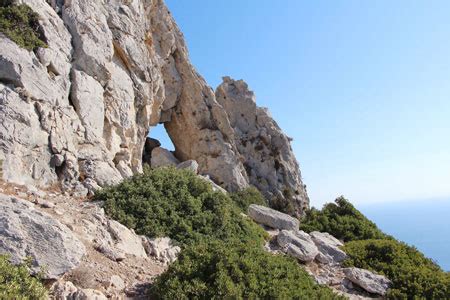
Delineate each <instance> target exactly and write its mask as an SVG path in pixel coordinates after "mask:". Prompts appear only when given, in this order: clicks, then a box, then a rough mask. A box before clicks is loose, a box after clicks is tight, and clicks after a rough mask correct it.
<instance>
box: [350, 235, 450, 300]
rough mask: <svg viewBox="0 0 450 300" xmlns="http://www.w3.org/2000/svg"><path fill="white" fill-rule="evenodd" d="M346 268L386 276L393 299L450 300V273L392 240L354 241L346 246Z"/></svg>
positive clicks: (412, 248) (417, 252) (415, 251)
mask: <svg viewBox="0 0 450 300" xmlns="http://www.w3.org/2000/svg"><path fill="white" fill-rule="evenodd" d="M344 251H345V252H346V253H347V254H348V255H349V259H348V260H346V261H345V262H344V264H345V265H346V266H355V267H358V268H363V269H369V270H372V271H375V272H377V273H380V274H384V275H385V276H386V277H388V278H389V279H390V280H391V281H392V282H393V285H392V288H391V290H390V291H389V298H391V299H406V298H408V299H413V298H414V299H415V298H423V299H450V273H445V272H444V271H442V269H441V268H440V267H439V266H437V265H436V264H435V263H434V262H433V261H431V260H430V259H428V258H426V257H425V256H424V255H423V254H422V253H420V252H419V251H418V250H417V249H415V248H414V247H411V246H408V245H406V244H404V243H401V242H398V241H396V240H394V239H389V240H366V241H353V242H349V243H347V244H345V246H344Z"/></svg>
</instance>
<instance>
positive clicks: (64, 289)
mask: <svg viewBox="0 0 450 300" xmlns="http://www.w3.org/2000/svg"><path fill="white" fill-rule="evenodd" d="M77 290H78V288H77V287H76V286H75V285H74V284H73V283H72V282H70V281H63V280H59V281H57V282H55V283H54V284H53V286H52V287H51V289H50V291H51V294H52V298H54V299H55V300H66V299H70V298H71V297H72V295H73V294H75V293H76V292H77Z"/></svg>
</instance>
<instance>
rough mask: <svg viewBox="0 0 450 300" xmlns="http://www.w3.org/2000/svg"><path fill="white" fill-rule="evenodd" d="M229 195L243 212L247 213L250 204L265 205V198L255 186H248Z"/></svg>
mask: <svg viewBox="0 0 450 300" xmlns="http://www.w3.org/2000/svg"><path fill="white" fill-rule="evenodd" d="M230 197H231V199H232V200H233V202H234V203H235V204H236V205H237V206H238V207H239V208H240V209H241V210H242V211H243V212H244V213H247V210H248V207H249V206H250V204H258V205H263V206H267V201H266V199H265V198H264V196H263V195H262V194H261V192H260V191H258V189H256V188H255V187H249V188H246V189H244V190H242V191H239V192H235V193H232V194H230Z"/></svg>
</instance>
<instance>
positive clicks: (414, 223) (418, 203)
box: [355, 199, 450, 272]
mask: <svg viewBox="0 0 450 300" xmlns="http://www.w3.org/2000/svg"><path fill="white" fill-rule="evenodd" d="M355 206H356V208H357V209H359V210H360V211H361V212H362V213H363V214H364V215H366V216H367V217H368V218H369V219H370V220H372V221H373V222H375V223H376V224H377V226H378V227H379V228H380V229H381V230H382V231H383V232H385V233H387V234H389V235H392V236H394V237H395V238H396V239H398V240H401V241H403V242H406V243H407V244H409V245H413V246H415V247H416V248H417V249H419V250H420V251H421V252H422V253H424V254H425V256H427V257H428V258H431V259H432V260H433V261H435V262H436V263H437V264H438V265H439V266H441V268H442V269H443V270H444V271H447V272H449V271H450V199H424V200H414V201H398V202H390V203H385V202H383V203H378V204H363V205H355Z"/></svg>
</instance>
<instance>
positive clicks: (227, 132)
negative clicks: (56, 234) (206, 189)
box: [0, 0, 309, 214]
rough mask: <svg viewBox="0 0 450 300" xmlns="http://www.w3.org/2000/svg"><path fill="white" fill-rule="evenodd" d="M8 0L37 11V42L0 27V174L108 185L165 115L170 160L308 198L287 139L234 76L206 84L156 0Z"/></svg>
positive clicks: (70, 184)
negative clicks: (23, 43) (27, 45)
mask: <svg viewBox="0 0 450 300" xmlns="http://www.w3.org/2000/svg"><path fill="white" fill-rule="evenodd" d="M16 2H17V3H24V4H27V5H28V6H30V7H31V8H32V9H33V10H34V11H35V12H37V13H38V14H39V18H40V21H39V22H40V25H41V29H42V34H43V36H44V38H45V40H46V42H47V44H48V47H47V48H39V49H37V50H36V51H34V52H30V51H27V50H25V49H22V48H20V47H19V46H18V45H16V44H15V43H14V42H12V41H11V40H9V39H8V38H7V37H5V36H4V35H2V34H0V44H1V46H0V118H1V123H0V156H3V157H4V164H3V177H4V179H6V180H9V181H12V182H17V183H33V184H39V185H41V186H48V185H52V184H55V183H58V182H59V183H61V185H62V187H63V188H65V189H68V190H75V191H77V192H79V193H86V192H87V191H92V190H95V189H96V188H98V186H105V185H111V184H115V183H117V182H119V181H120V180H121V179H123V178H126V177H128V176H131V175H132V174H134V173H137V172H140V171H141V170H142V158H143V154H144V153H143V151H144V145H145V142H146V138H147V136H148V133H149V128H150V127H151V126H154V125H156V124H158V123H164V126H165V128H166V129H167V131H168V134H169V136H170V138H171V139H172V141H173V143H174V145H175V148H176V151H175V155H176V157H177V158H178V160H180V161H185V160H188V159H193V160H196V161H197V162H198V164H199V172H200V173H202V174H205V175H209V176H210V177H211V178H212V179H213V180H214V181H215V182H217V183H218V184H220V185H222V186H224V187H225V188H227V189H229V190H236V189H239V188H243V187H246V186H248V185H249V184H252V185H255V186H256V187H258V188H259V189H260V190H261V191H263V192H264V193H265V195H266V196H267V197H268V198H272V197H281V198H283V197H284V198H289V199H288V200H289V201H291V203H292V204H293V205H294V207H295V209H296V213H298V214H301V213H302V212H303V210H304V208H306V207H308V205H309V200H308V196H307V193H306V190H305V186H304V185H303V183H302V180H301V175H300V170H299V167H298V164H297V162H296V159H295V157H294V155H293V153H292V149H291V147H290V141H289V138H288V137H287V136H286V135H285V134H284V133H283V132H282V131H281V129H280V128H279V127H278V125H277V124H276V122H275V121H274V120H273V119H272V118H271V116H270V115H269V114H268V112H267V110H265V109H263V108H259V107H257V105H256V103H255V96H254V94H253V92H251V91H250V90H249V89H248V87H247V85H246V84H245V83H244V82H243V81H234V80H232V79H230V78H227V77H225V78H224V82H223V83H222V84H221V85H220V86H219V87H218V88H217V90H216V92H214V91H213V90H212V89H211V88H210V87H209V86H208V85H207V83H206V82H205V80H204V79H203V78H202V77H201V76H200V75H199V74H198V73H197V72H196V71H195V69H194V67H193V66H192V65H191V63H190V62H189V58H188V51H187V48H186V44H185V42H184V39H183V35H182V33H181V32H180V30H179V29H178V27H177V25H176V24H175V22H174V20H173V18H172V16H171V15H170V12H169V11H168V9H167V7H166V6H165V5H164V3H163V2H162V1H161V0H105V1H99V0H95V1H92V0H47V1H45V0H17V1H16ZM0 158H1V157H0Z"/></svg>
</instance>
